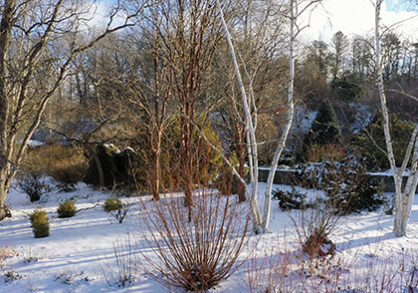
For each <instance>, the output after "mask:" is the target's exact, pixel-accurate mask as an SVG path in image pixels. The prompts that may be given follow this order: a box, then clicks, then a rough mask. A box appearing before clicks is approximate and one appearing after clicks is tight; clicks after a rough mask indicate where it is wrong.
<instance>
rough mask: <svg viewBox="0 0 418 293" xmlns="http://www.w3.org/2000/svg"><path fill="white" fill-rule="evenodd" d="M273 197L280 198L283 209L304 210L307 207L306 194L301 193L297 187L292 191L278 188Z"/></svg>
mask: <svg viewBox="0 0 418 293" xmlns="http://www.w3.org/2000/svg"><path fill="white" fill-rule="evenodd" d="M273 199H275V200H279V206H280V208H281V209H282V210H283V211H288V210H293V209H295V210H304V209H306V208H307V203H306V194H303V193H299V192H297V191H296V190H295V189H293V190H292V191H283V190H280V189H277V190H275V191H274V192H273Z"/></svg>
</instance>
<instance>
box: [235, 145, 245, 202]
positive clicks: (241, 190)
mask: <svg viewBox="0 0 418 293" xmlns="http://www.w3.org/2000/svg"><path fill="white" fill-rule="evenodd" d="M243 144H244V141H241V140H240V141H239V145H238V147H237V156H238V162H239V167H238V173H239V176H241V177H242V178H245V146H244V145H243ZM237 193H238V201H239V202H244V201H246V200H247V197H246V196H245V186H244V184H243V183H242V182H241V181H238V191H237Z"/></svg>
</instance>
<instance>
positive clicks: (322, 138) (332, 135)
mask: <svg viewBox="0 0 418 293" xmlns="http://www.w3.org/2000/svg"><path fill="white" fill-rule="evenodd" d="M341 144H342V134H341V128H340V125H339V123H338V119H337V115H336V114H335V111H334V108H333V107H332V106H331V104H330V103H329V102H323V103H322V104H321V106H320V108H319V111H318V115H317V116H316V118H315V120H314V121H313V123H312V129H311V130H310V131H309V132H308V133H307V134H306V136H305V139H304V142H303V150H302V154H301V159H302V160H308V153H309V152H308V151H309V150H310V149H311V148H312V147H315V146H316V147H317V146H325V145H341Z"/></svg>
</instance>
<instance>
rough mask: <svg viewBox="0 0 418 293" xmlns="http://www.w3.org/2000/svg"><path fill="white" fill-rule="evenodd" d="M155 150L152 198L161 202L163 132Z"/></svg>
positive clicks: (159, 134)
mask: <svg viewBox="0 0 418 293" xmlns="http://www.w3.org/2000/svg"><path fill="white" fill-rule="evenodd" d="M157 135H158V137H157V142H156V146H155V149H154V150H153V171H152V176H151V177H152V178H151V180H152V184H151V188H152V196H153V198H154V200H155V201H158V200H160V169H161V162H160V159H161V132H160V131H158V134H157Z"/></svg>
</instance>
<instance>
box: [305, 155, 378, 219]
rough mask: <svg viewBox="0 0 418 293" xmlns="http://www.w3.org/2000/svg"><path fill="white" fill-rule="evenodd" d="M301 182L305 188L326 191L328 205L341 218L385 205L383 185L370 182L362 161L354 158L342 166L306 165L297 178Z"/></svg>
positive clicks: (340, 163) (338, 164)
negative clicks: (341, 216)
mask: <svg viewBox="0 0 418 293" xmlns="http://www.w3.org/2000/svg"><path fill="white" fill-rule="evenodd" d="M298 181H299V182H300V185H301V186H303V187H305V188H315V189H319V190H323V191H325V192H326V195H327V198H326V199H325V200H324V201H325V204H326V205H327V206H328V207H329V208H330V209H334V210H335V211H336V212H337V213H339V214H349V213H353V212H360V211H362V210H368V211H373V210H376V209H377V208H379V207H380V206H381V205H382V204H383V203H384V201H383V199H382V197H381V191H382V188H381V186H380V182H374V181H372V180H371V179H370V176H368V175H367V174H366V168H365V166H364V164H363V163H362V160H361V159H360V158H359V157H358V156H355V155H353V156H348V157H346V158H344V159H343V160H341V161H339V162H324V163H320V164H311V165H307V166H306V167H305V168H304V169H303V170H302V171H301V172H300V174H298Z"/></svg>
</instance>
